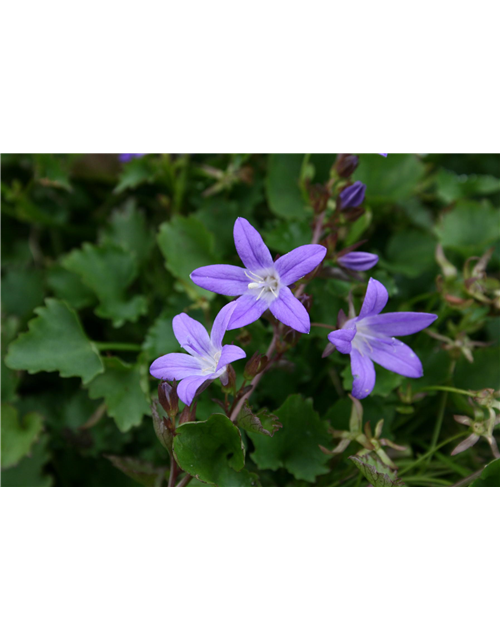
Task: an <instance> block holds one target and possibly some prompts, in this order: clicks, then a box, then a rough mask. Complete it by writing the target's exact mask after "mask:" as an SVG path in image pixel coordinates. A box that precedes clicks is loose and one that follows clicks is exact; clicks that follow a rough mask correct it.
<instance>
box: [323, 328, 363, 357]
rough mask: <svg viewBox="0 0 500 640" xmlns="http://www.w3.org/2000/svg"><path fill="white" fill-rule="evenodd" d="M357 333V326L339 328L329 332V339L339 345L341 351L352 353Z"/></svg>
mask: <svg viewBox="0 0 500 640" xmlns="http://www.w3.org/2000/svg"><path fill="white" fill-rule="evenodd" d="M355 335H356V328H354V329H338V330H337V331H332V332H331V333H329V334H328V340H330V342H331V343H332V344H334V345H335V346H336V347H337V349H338V350H339V351H340V353H351V349H352V344H351V342H352V339H353V338H354V336H355Z"/></svg>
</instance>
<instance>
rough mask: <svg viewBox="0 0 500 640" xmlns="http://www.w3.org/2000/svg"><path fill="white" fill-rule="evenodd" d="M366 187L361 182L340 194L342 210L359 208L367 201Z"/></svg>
mask: <svg viewBox="0 0 500 640" xmlns="http://www.w3.org/2000/svg"><path fill="white" fill-rule="evenodd" d="M365 191H366V185H365V184H363V183H362V182H360V181H359V180H358V181H357V182H355V183H354V184H351V186H350V187H347V188H345V189H344V190H343V191H341V192H340V209H341V210H342V211H343V210H344V209H351V208H352V207H359V205H360V204H361V203H362V202H363V200H364V199H365Z"/></svg>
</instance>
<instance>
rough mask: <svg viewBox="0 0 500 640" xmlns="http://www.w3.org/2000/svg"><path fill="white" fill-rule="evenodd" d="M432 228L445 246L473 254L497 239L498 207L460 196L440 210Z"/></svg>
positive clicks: (499, 234) (499, 221) (498, 226)
mask: <svg viewBox="0 0 500 640" xmlns="http://www.w3.org/2000/svg"><path fill="white" fill-rule="evenodd" d="M436 232H437V235H438V238H439V241H440V242H441V244H442V245H443V247H444V248H445V249H446V248H448V247H450V248H453V249H455V250H456V251H458V252H459V253H461V254H463V255H477V253H478V252H480V251H481V250H484V249H486V248H488V246H489V245H492V244H494V243H495V242H496V241H497V240H499V239H500V209H496V208H495V207H493V205H492V204H491V203H490V202H488V201H486V200H484V201H482V202H476V201H473V200H461V201H459V202H457V204H456V205H455V207H454V208H453V209H452V210H451V211H448V212H446V213H445V214H443V216H442V218H441V220H440V222H439V224H438V225H437V228H436ZM479 255H480V254H479Z"/></svg>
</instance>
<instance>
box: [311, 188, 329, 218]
mask: <svg viewBox="0 0 500 640" xmlns="http://www.w3.org/2000/svg"><path fill="white" fill-rule="evenodd" d="M329 198H330V191H329V190H328V189H327V188H326V187H325V186H324V185H322V184H314V185H313V186H312V187H311V188H310V189H309V200H310V202H311V206H312V208H313V210H314V213H321V212H322V211H324V210H325V209H326V205H327V204H328V200H329Z"/></svg>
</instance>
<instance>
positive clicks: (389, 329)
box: [358, 311, 437, 336]
mask: <svg viewBox="0 0 500 640" xmlns="http://www.w3.org/2000/svg"><path fill="white" fill-rule="evenodd" d="M436 319H437V316H436V315H435V314H434V313H418V312H416V311H395V312H394V313H382V314H381V315H378V316H368V317H367V318H365V319H364V320H362V321H361V322H360V323H358V324H360V325H362V326H363V327H369V328H370V330H371V331H374V332H376V333H380V334H382V335H384V336H409V335H411V334H412V333H417V331H422V329H426V328H427V327H428V326H429V325H430V324H432V323H433V322H434V320H436Z"/></svg>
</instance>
